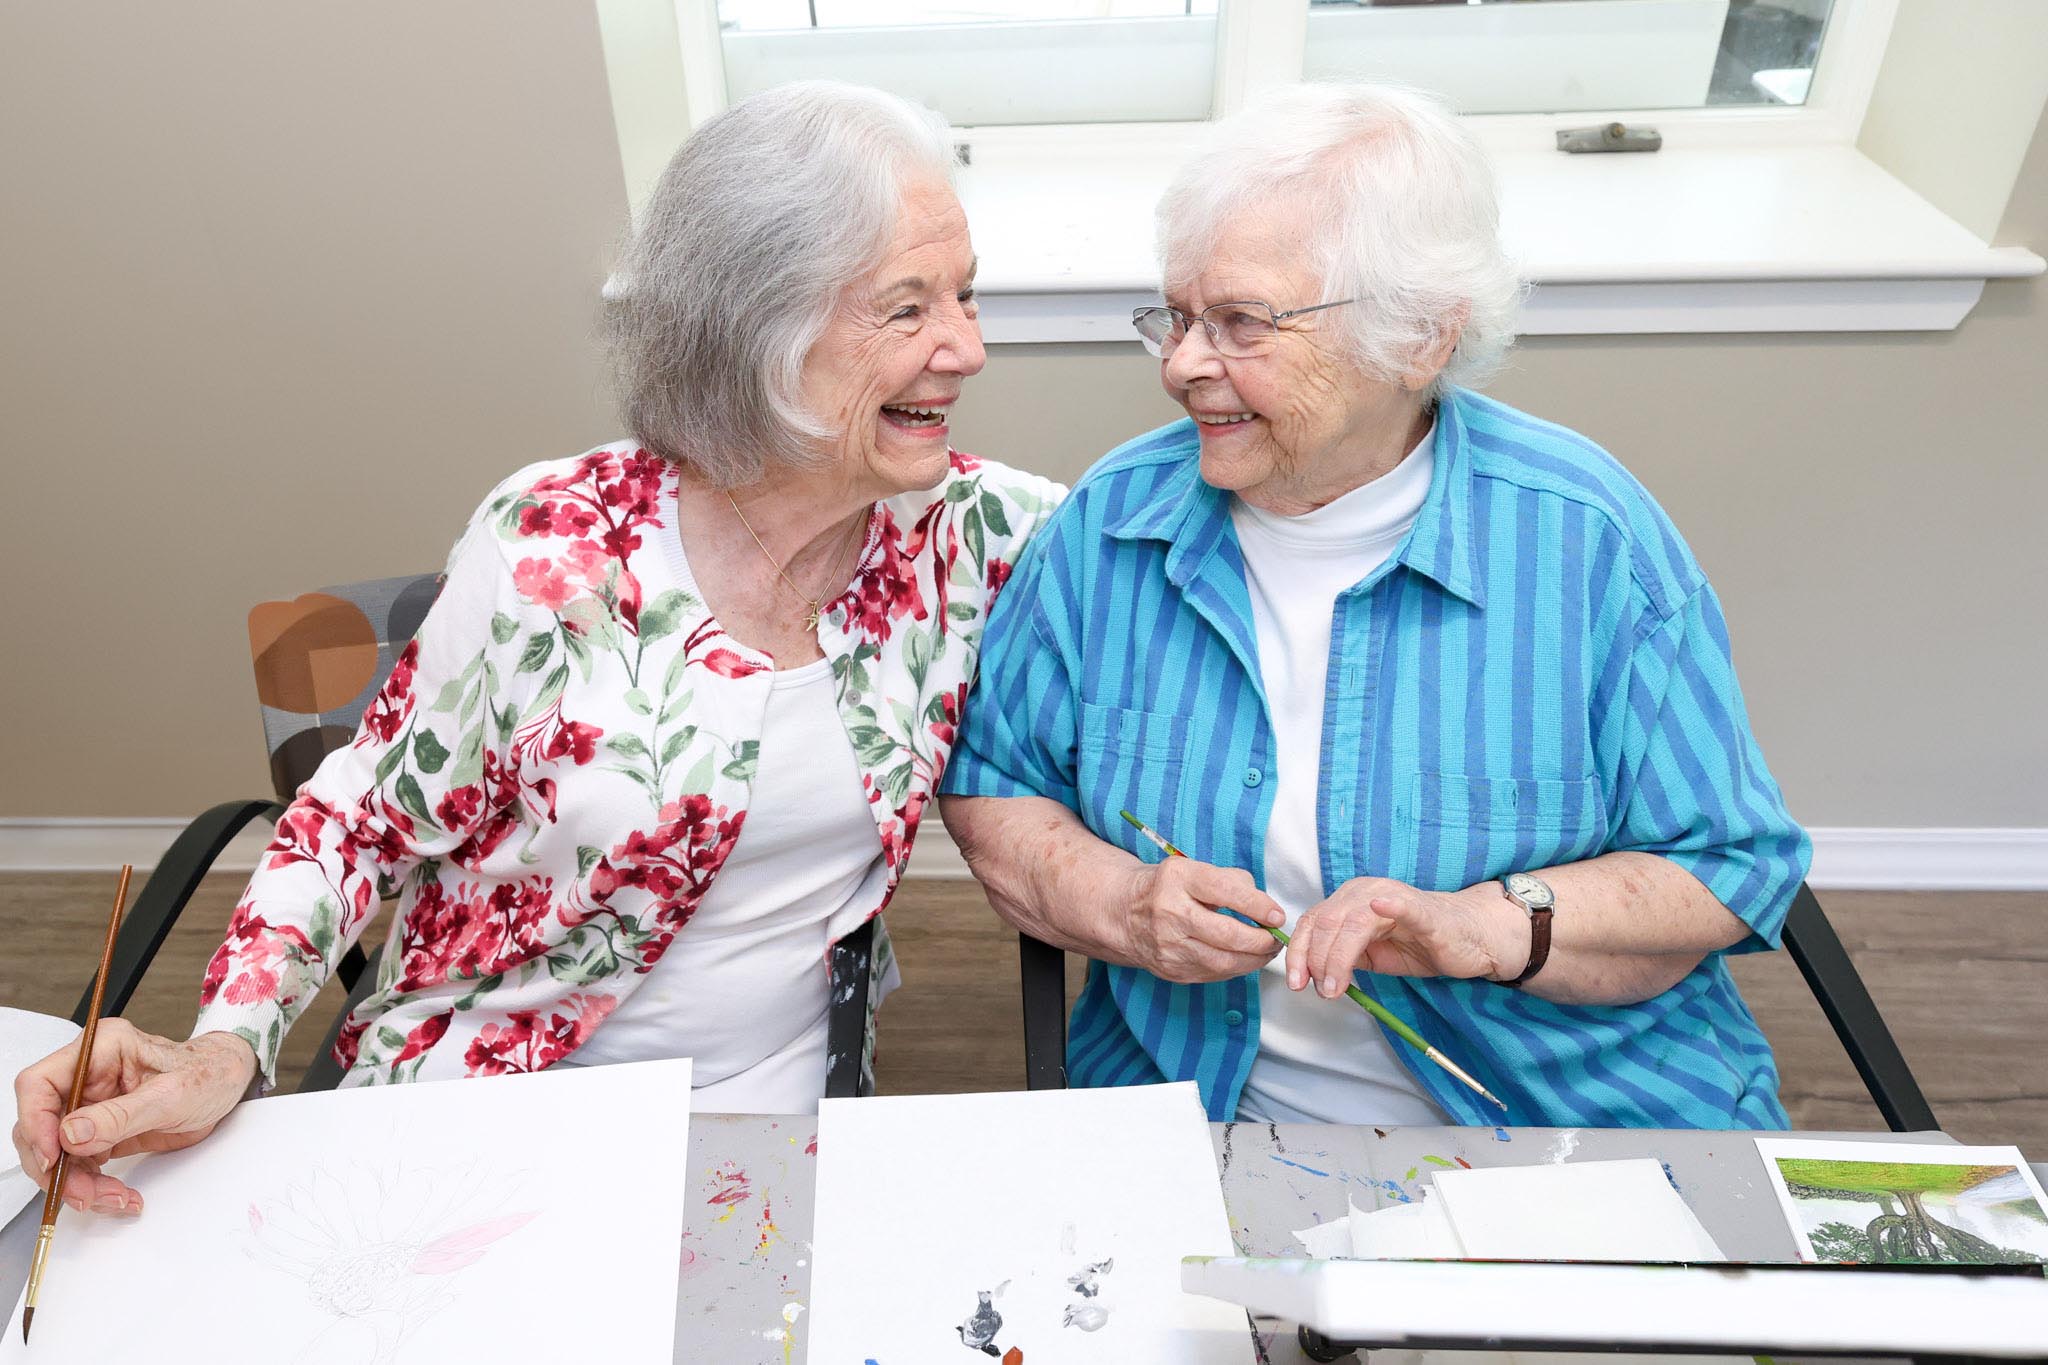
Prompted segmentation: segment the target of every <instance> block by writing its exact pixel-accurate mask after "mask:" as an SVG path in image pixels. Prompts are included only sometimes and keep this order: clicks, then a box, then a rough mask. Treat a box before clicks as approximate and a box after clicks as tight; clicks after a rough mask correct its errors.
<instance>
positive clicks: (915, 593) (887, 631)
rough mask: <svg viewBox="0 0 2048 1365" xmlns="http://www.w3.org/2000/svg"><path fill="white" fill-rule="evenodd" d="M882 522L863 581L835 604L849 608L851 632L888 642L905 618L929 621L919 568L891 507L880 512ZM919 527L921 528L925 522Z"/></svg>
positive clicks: (848, 626)
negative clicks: (921, 588)
mask: <svg viewBox="0 0 2048 1365" xmlns="http://www.w3.org/2000/svg"><path fill="white" fill-rule="evenodd" d="M932 510H934V511H935V510H936V508H934V509H932ZM926 515H927V516H929V515H930V513H929V512H928V513H927V514H926ZM879 520H880V523H881V527H880V531H879V539H878V542H877V544H876V546H875V549H874V551H873V553H871V554H870V555H869V556H868V557H867V559H866V560H865V561H864V562H863V564H862V566H861V571H860V575H859V577H857V578H855V579H854V581H853V583H852V585H851V586H850V587H848V588H847V590H846V595H845V596H844V597H841V598H840V599H839V603H837V604H835V605H843V606H844V607H845V609H846V617H847V629H848V630H849V631H855V632H858V633H860V634H862V635H865V636H867V637H868V638H869V639H870V640H874V641H877V642H879V641H882V640H886V639H888V638H889V636H890V635H891V634H892V633H893V631H894V627H893V626H892V625H891V623H892V622H894V621H898V620H901V619H902V618H903V617H905V616H911V617H914V618H916V619H917V620H920V621H922V620H923V619H924V618H925V607H924V594H923V593H922V592H921V591H920V590H919V588H918V585H917V565H916V564H915V563H914V562H913V560H912V559H911V557H910V556H908V555H906V554H905V553H904V549H905V546H904V541H903V536H902V534H901V533H900V532H899V531H898V530H897V528H896V519H895V518H894V517H893V516H891V515H890V514H889V509H888V508H887V507H883V508H881V509H880V511H879ZM919 524H920V528H921V527H922V525H923V524H924V519H923V518H920V523H919ZM920 546H921V542H920Z"/></svg>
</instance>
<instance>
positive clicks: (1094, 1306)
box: [1060, 1303, 1109, 1332]
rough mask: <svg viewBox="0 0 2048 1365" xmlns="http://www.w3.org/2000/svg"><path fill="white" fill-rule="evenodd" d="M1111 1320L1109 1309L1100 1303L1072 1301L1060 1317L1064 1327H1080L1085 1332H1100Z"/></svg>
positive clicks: (1061, 1324)
mask: <svg viewBox="0 0 2048 1365" xmlns="http://www.w3.org/2000/svg"><path fill="white" fill-rule="evenodd" d="M1108 1321H1109V1310H1108V1309H1107V1308H1104V1307H1103V1306H1102V1305H1101V1304H1099V1303H1070V1304H1068V1305H1067V1311H1066V1314H1065V1316H1063V1317H1062V1318H1061V1319H1060V1326H1062V1327H1078V1328H1080V1329H1081V1330H1082V1331H1084V1332H1099V1331H1101V1330H1102V1326H1103V1324H1104V1323H1106V1322H1108Z"/></svg>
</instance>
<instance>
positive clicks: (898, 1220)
mask: <svg viewBox="0 0 2048 1365" xmlns="http://www.w3.org/2000/svg"><path fill="white" fill-rule="evenodd" d="M813 1240H814V1254H813V1257H812V1270H811V1314H810V1318H809V1319H808V1321H809V1323H810V1329H811V1330H810V1350H809V1360H810V1362H811V1365H913V1362H934V1361H936V1362H941V1363H942V1365H943V1362H949V1361H952V1362H958V1365H970V1362H973V1361H977V1360H979V1361H984V1362H986V1361H987V1360H989V1359H997V1360H1000V1359H1004V1358H1006V1357H1009V1353H1010V1352H1012V1351H1016V1352H1018V1353H1020V1354H1019V1355H1018V1356H1017V1357H1015V1358H1014V1359H1012V1365H1016V1362H1017V1361H1019V1360H1021V1362H1022V1365H1054V1362H1059V1365H1069V1363H1070V1362H1071V1363H1072V1365H1086V1362H1115V1363H1116V1365H1147V1363H1148V1362H1152V1363H1156V1365H1201V1363H1202V1362H1215V1363H1216V1365H1224V1363H1225V1362H1228V1365H1242V1363H1243V1362H1244V1360H1245V1359H1246V1358H1247V1356H1248V1353H1249V1351H1250V1343H1249V1340H1248V1329H1247V1325H1246V1322H1245V1316H1244V1313H1243V1311H1242V1310H1241V1309H1237V1308H1233V1307H1231V1306H1229V1305H1227V1304H1223V1303H1219V1302H1217V1301H1216V1300H1214V1299H1209V1298H1203V1297H1200V1296H1197V1295H1192V1294H1188V1293H1186V1292H1184V1291H1183V1290H1182V1289H1181V1287H1180V1263H1181V1257H1183V1256H1194V1255H1222V1256H1230V1255H1235V1254H1236V1249H1235V1247H1234V1246H1233V1245H1232V1243H1231V1238H1230V1224H1229V1220H1228V1217H1227V1216H1226V1215H1225V1213H1224V1211H1223V1190H1222V1186H1221V1183H1220V1182H1219V1181H1218V1179H1217V1175H1216V1154H1215V1149H1214V1147H1213V1146H1211V1144H1210V1141H1209V1126H1208V1123H1207V1122H1206V1120H1205V1119H1204V1117H1203V1113H1202V1107H1201V1101H1200V1099H1199V1098H1198V1095H1197V1091H1196V1089H1195V1087H1194V1086H1193V1085H1192V1084H1190V1083H1186V1082H1183V1083H1180V1084H1175V1085H1151V1086H1132V1087H1128V1088H1119V1089H1106V1090H1047V1091H1019V1092H1012V1093H1007V1094H995V1095H906V1096H900V1097H887V1098H880V1099H861V1100H826V1101H824V1102H823V1104H821V1105H820V1106H819V1110H818V1200H817V1222H816V1230H815V1232H814V1234H813Z"/></svg>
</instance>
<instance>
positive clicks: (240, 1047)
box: [13, 1019, 256, 1213]
mask: <svg viewBox="0 0 2048 1365" xmlns="http://www.w3.org/2000/svg"><path fill="white" fill-rule="evenodd" d="M78 1047H79V1044H78V1043H77V1042H75V1041H74V1042H73V1043H71V1044H70V1045H69V1046H67V1047H63V1048H59V1049H58V1050H57V1051H55V1052H53V1053H51V1054H50V1055H49V1056H47V1057H45V1058H43V1060H41V1061H40V1062H37V1063H36V1064H35V1065H33V1066H31V1067H29V1068H28V1069H27V1070H25V1071H23V1072H22V1073H21V1074H20V1075H19V1076H17V1077H15V1079H14V1100H15V1105H16V1107H17V1109H18V1110H19V1111H20V1117H19V1118H18V1119H16V1121H15V1124H14V1134H13V1136H14V1150H15V1153H16V1154H17V1155H18V1156H20V1158H21V1169H22V1170H23V1171H25V1172H27V1173H28V1175H29V1177H30V1178H31V1179H33V1180H34V1181H35V1182H36V1183H37V1184H38V1185H40V1186H42V1187H43V1188H44V1189H48V1188H49V1183H50V1171H51V1169H52V1168H53V1167H54V1166H55V1165H56V1164H57V1146H58V1142H59V1140H60V1130H59V1121H60V1120H61V1121H62V1129H61V1141H62V1143H63V1146H64V1150H65V1151H67V1152H70V1153H71V1162H70V1167H69V1169H68V1170H67V1171H66V1173H65V1180H64V1190H63V1195H64V1202H65V1203H67V1204H69V1205H70V1206H71V1207H72V1208H74V1209H77V1210H79V1211H80V1212H84V1211H85V1210H87V1209H91V1210H93V1211H95V1212H98V1213H140V1212H142V1196H141V1195H140V1194H139V1193H137V1192H136V1191H135V1190H132V1189H130V1188H129V1187H128V1186H126V1185H124V1184H122V1183H121V1182H120V1181H119V1180H116V1179H115V1178H114V1177H112V1176H110V1175H103V1174H101V1172H100V1164H101V1163H102V1162H104V1161H107V1160H108V1159H110V1158H112V1157H117V1156H127V1155H128V1154H129V1153H131V1152H172V1151H176V1150H177V1149H178V1148H180V1147H190V1146H191V1145H192V1144H193V1143H195V1142H197V1141H199V1139H201V1138H203V1137H205V1136H206V1135H207V1134H208V1133H211V1132H212V1131H213V1129H214V1126H215V1125H216V1124H218V1123H219V1122H220V1121H221V1120H222V1119H223V1118H225V1117H227V1114H228V1111H229V1110H231V1109H233V1108H234V1107H235V1105H236V1103H237V1102H238V1101H239V1100H240V1099H241V1098H242V1096H243V1095H244V1094H246V1093H247V1092H248V1089H249V1082H250V1080H251V1079H253V1078H254V1076H255V1075H256V1053H255V1051H254V1050H253V1049H252V1048H251V1047H250V1046H249V1045H248V1044H247V1043H245V1042H243V1041H242V1040H241V1039H240V1038H237V1037H236V1036H235V1035H234V1034H232V1033H202V1034H200V1035H199V1036H198V1037H197V1038H194V1039H192V1040H191V1041H190V1042H187V1043H174V1042H172V1041H171V1040H170V1039H168V1038H159V1037H157V1036H156V1035H155V1034H153V1033H144V1032H142V1031H141V1030H140V1029H138V1028H136V1027H135V1026H134V1025H133V1024H131V1023H129V1022H128V1021H127V1020H125V1019H102V1020H100V1022H99V1030H98V1036H97V1038H96V1040H95V1041H94V1043H93V1049H92V1064H91V1068H90V1070H89V1071H88V1072H87V1073H86V1078H85V1100H86V1102H85V1104H84V1105H82V1106H81V1107H80V1108H79V1109H78V1110H77V1111H76V1112H74V1113H72V1114H70V1115H69V1116H66V1115H65V1113H64V1106H65V1104H66V1103H67V1102H68V1101H69V1100H70V1098H71V1076H72V1072H73V1071H74V1070H75V1069H76V1068H77V1066H78Z"/></svg>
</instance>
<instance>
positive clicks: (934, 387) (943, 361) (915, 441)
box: [803, 180, 985, 497]
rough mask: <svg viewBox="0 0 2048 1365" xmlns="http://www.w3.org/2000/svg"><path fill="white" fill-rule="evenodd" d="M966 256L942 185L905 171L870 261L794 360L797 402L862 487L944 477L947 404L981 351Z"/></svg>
mask: <svg viewBox="0 0 2048 1365" xmlns="http://www.w3.org/2000/svg"><path fill="white" fill-rule="evenodd" d="M974 265H975V262H974V248H973V246H972V245H971V244H970V243H969V241H968V237H967V215H966V214H965V213H963V212H962V211H961V209H960V201H959V200H958V199H957V198H955V197H954V194H953V191H952V189H951V188H949V187H948V186H947V185H946V184H945V183H944V182H942V181H938V180H919V181H913V182H912V183H911V184H910V185H908V186H907V187H906V188H905V191H904V194H903V197H902V207H901V209H900V211H899V212H898V214H897V219H896V231H895V234H894V235H893V236H892V237H891V239H890V241H889V245H888V247H887V248H886V249H885V250H884V251H883V253H882V258H881V261H880V262H879V263H878V264H877V265H876V267H875V268H874V269H873V270H872V271H871V272H869V274H868V275H867V276H866V277H865V278H864V279H861V280H857V281H855V282H854V284H853V285H852V286H851V287H850V288H848V289H847V291H846V292H845V293H844V294H843V295H842V296H841V297H840V300H839V307H838V309H837V311H836V312H834V314H833V316H832V320H831V322H830V323H828V324H827V325H826V328H825V334H824V335H823V336H822V337H820V338H819V339H818V342H817V344H816V345H814V346H813V347H812V348H811V352H810V354H809V356H807V357H806V358H805V360H804V372H803V396H804V402H805V405H806V406H807V407H808V408H809V409H810V411H811V412H813V413H815V414H816V415H817V416H818V417H819V418H820V419H822V421H823V422H824V423H825V426H826V427H827V429H828V430H830V431H832V432H833V433H834V435H833V436H831V437H830V438H828V440H827V446H828V448H829V450H830V453H831V454H832V456H833V457H834V460H835V462H836V467H837V468H838V469H839V470H841V471H842V472H843V473H844V474H845V476H846V477H847V478H848V479H849V480H850V481H851V482H852V483H853V484H855V485H856V486H857V487H859V488H860V489H861V490H862V492H863V495H867V496H874V497H887V496H889V495H891V494H894V493H900V492H904V491H906V490H908V489H915V488H930V487H932V486H933V485H934V484H936V483H938V482H939V480H941V479H942V478H944V477H945V474H946V451H947V445H948V442H947V437H948V436H949V435H950V434H951V432H950V427H949V425H948V421H947V419H948V416H949V414H950V410H951V408H952V405H953V403H954V402H955V400H957V399H958V398H959V397H960V386H961V385H962V384H963V383H965V382H966V380H967V378H968V377H969V376H970V375H973V374H976V373H979V372H980V370H981V367H982V364H983V361H984V359H985V356H984V354H983V351H982V347H981V325H980V324H979V323H978V322H976V321H975V315H976V312H977V311H978V310H977V307H976V304H975V302H974Z"/></svg>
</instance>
